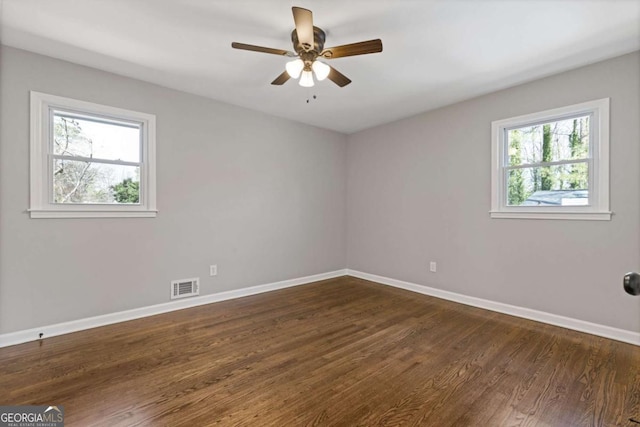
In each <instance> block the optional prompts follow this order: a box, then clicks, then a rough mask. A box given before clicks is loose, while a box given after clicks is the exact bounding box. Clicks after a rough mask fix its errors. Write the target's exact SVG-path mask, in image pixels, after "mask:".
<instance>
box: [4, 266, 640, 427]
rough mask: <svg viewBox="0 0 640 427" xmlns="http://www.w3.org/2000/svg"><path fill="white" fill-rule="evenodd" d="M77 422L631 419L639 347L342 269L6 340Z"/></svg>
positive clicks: (21, 372) (16, 367)
mask: <svg viewBox="0 0 640 427" xmlns="http://www.w3.org/2000/svg"><path fill="white" fill-rule="evenodd" d="M0 404H3V405H7V404H12V405H17V404H40V405H50V404H51V405H54V404H55V405H62V406H64V409H65V418H66V425H67V426H89V425H91V426H132V425H159V426H179V425H188V426H207V425H239V426H272V425H273V426H310V425H316V426H325V425H326V426H329V425H339V426H378V425H388V426H395V425H420V426H438V427H440V426H633V427H638V426H640V424H637V423H635V422H633V421H630V420H629V418H636V419H638V420H640V347H636V346H633V345H629V344H624V343H621V342H616V341H611V340H608V339H604V338H599V337H595V336H591V335H587V334H583V333H579V332H574V331H570V330H566V329H562V328H558V327H554V326H549V325H545V324H541V323H536V322H531V321H528V320H524V319H519V318H515V317H510V316H506V315H502V314H498V313H493V312H490V311H485V310H481V309H476V308H473V307H469V306H465V305H460V304H455V303H451V302H447V301H443V300H438V299H436V298H431V297H428V296H424V295H419V294H415V293H411V292H407V291H403V290H399V289H393V288H390V287H386V286H383V285H378V284H374V283H371V282H367V281H364V280H360V279H355V278H351V277H344V278H339V279H333V280H327V281H323V282H318V283H314V284H310V285H305V286H298V287H295V288H289V289H285V290H281V291H276V292H271V293H267V294H261V295H256V296H251V297H246V298H241V299H237V300H232V301H227V302H222V303H217V304H210V305H206V306H201V307H197V308H192V309H187V310H182V311H177V312H173V313H168V314H164V315H158V316H154V317H148V318H145V319H140V320H134V321H130V322H126V323H120V324H116V325H111V326H106V327H102V328H96V329H92V330H87V331H82V332H77V333H74V334H69V335H64V336H59V337H53V338H48V339H45V340H44V341H42V342H32V343H27V344H22V345H17V346H13V347H7V348H2V349H0Z"/></svg>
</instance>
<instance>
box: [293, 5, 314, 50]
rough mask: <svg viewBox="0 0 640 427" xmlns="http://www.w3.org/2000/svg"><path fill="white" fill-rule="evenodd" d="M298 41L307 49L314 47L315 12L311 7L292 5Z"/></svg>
mask: <svg viewBox="0 0 640 427" xmlns="http://www.w3.org/2000/svg"><path fill="white" fill-rule="evenodd" d="M291 10H292V11H293V21H294V22H295V23H296V33H298V42H299V43H300V45H302V47H303V48H304V50H305V51H309V50H311V49H313V14H312V13H311V11H310V10H309V9H303V8H301V7H292V8H291Z"/></svg>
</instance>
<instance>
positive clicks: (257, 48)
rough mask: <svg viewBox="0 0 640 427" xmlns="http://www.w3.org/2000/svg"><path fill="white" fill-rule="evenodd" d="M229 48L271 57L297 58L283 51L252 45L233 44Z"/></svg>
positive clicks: (291, 53) (289, 52)
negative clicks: (266, 54) (265, 54)
mask: <svg viewBox="0 0 640 427" xmlns="http://www.w3.org/2000/svg"><path fill="white" fill-rule="evenodd" d="M231 47H232V48H234V49H242V50H250V51H252V52H262V53H271V54H273V55H284V56H298V55H297V54H295V53H293V52H291V51H288V50H284V49H273V48H271V47H262V46H254V45H252V44H245V43H237V42H233V43H231Z"/></svg>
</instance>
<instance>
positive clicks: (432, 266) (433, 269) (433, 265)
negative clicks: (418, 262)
mask: <svg viewBox="0 0 640 427" xmlns="http://www.w3.org/2000/svg"><path fill="white" fill-rule="evenodd" d="M436 268H437V264H436V262H435V261H431V262H430V263H429V271H430V272H432V273H435V272H436Z"/></svg>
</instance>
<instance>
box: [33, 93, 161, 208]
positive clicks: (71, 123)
mask: <svg viewBox="0 0 640 427" xmlns="http://www.w3.org/2000/svg"><path fill="white" fill-rule="evenodd" d="M29 211H30V212H31V217H32V218H51V217H54V218H64V217H127V216H129V217H145V216H147V217H152V216H155V215H156V210H155V116H153V115H150V114H146V113H139V112H135V111H129V110H123V109H119V108H114V107H109V106H104V105H99V104H93V103H89V102H84V101H78V100H74V99H70V98H63V97H58V96H54V95H47V94H42V93H38V92H32V93H31V208H30V209H29Z"/></svg>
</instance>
